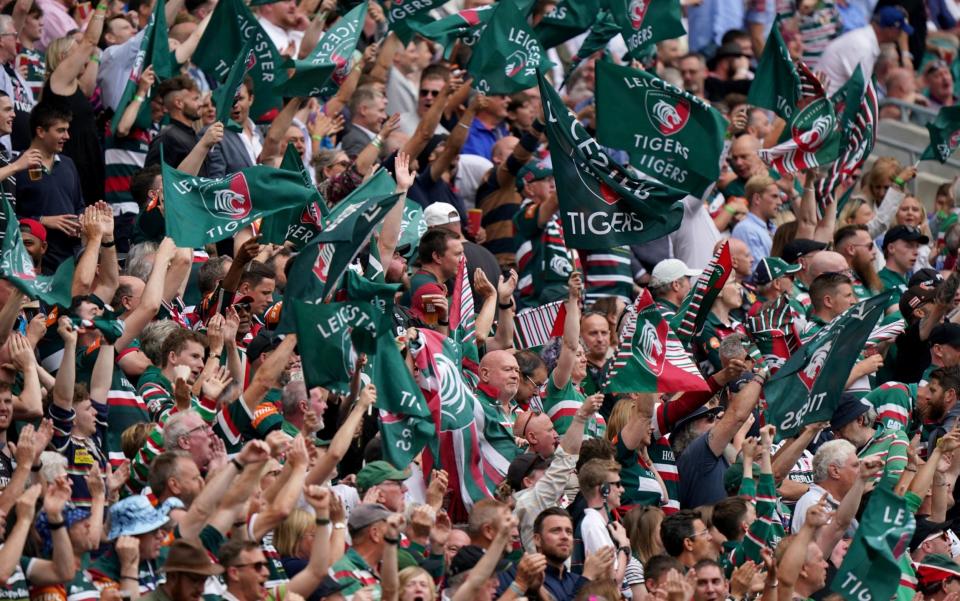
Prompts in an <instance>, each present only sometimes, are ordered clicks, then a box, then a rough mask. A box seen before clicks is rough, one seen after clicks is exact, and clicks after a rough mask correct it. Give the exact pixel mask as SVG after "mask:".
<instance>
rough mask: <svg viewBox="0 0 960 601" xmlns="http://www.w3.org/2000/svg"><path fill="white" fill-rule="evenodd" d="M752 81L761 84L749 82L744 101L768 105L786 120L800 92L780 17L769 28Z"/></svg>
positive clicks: (763, 105) (751, 103)
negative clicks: (781, 28) (781, 27)
mask: <svg viewBox="0 0 960 601" xmlns="http://www.w3.org/2000/svg"><path fill="white" fill-rule="evenodd" d="M754 81H757V82H763V85H755V86H754V85H751V86H750V92H749V94H747V104H750V105H752V106H759V107H761V108H765V109H770V110H771V111H773V112H774V113H776V114H777V115H778V116H780V118H781V119H783V120H784V121H787V122H788V123H789V122H790V118H791V117H792V116H793V113H794V111H795V110H796V107H797V105H798V104H799V103H800V98H801V96H802V92H801V89H800V86H801V83H800V73H799V71H798V70H797V65H796V64H794V62H793V59H792V58H790V50H789V49H788V48H787V43H786V42H785V41H784V40H783V35H782V34H781V33H780V18H779V17H777V20H776V21H774V23H773V27H771V28H770V35H769V36H767V43H766V45H764V47H763V54H761V55H760V61H759V62H758V63H757V74H756V76H755V77H754Z"/></svg>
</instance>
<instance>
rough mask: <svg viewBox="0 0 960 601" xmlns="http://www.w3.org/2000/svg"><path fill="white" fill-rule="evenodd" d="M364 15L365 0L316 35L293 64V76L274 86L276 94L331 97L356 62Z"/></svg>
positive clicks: (365, 13) (365, 14)
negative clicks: (308, 49)
mask: <svg viewBox="0 0 960 601" xmlns="http://www.w3.org/2000/svg"><path fill="white" fill-rule="evenodd" d="M366 17H367V3H366V2H364V3H362V4H360V5H358V6H357V7H356V8H354V9H353V10H351V11H350V12H348V13H347V14H345V15H343V17H341V18H340V19H339V20H337V22H336V23H334V24H333V26H332V27H331V28H330V29H328V30H327V31H325V32H324V34H323V36H321V37H320V40H319V41H318V42H317V45H316V47H315V48H314V49H313V52H311V53H310V56H308V57H307V58H305V59H303V60H300V61H296V62H295V63H294V69H295V71H294V74H293V77H291V78H290V79H289V80H288V81H287V82H286V83H284V84H283V85H280V86H277V88H276V93H277V94H282V95H284V96H320V97H323V98H329V97H330V96H333V95H334V94H335V93H336V92H337V90H338V89H340V86H341V85H342V84H343V82H344V81H346V79H347V76H349V75H350V70H351V69H353V66H354V65H355V64H356V61H357V58H356V56H355V52H356V49H357V42H358V41H359V40H360V34H361V33H363V21H364V19H366Z"/></svg>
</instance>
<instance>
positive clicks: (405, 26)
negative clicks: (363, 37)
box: [383, 0, 447, 44]
mask: <svg viewBox="0 0 960 601" xmlns="http://www.w3.org/2000/svg"><path fill="white" fill-rule="evenodd" d="M446 2H447V0H387V1H386V2H384V3H383V10H384V12H385V13H387V23H388V24H389V27H390V31H392V32H394V33H395V34H396V35H397V37H398V38H400V41H401V42H403V43H404V44H407V43H409V42H410V39H411V38H412V37H413V27H412V24H413V23H414V22H423V21H432V20H433V19H432V18H431V17H430V15H428V14H427V13H428V12H430V11H431V10H433V9H435V8H440V7H441V6H443V5H444V4H446Z"/></svg>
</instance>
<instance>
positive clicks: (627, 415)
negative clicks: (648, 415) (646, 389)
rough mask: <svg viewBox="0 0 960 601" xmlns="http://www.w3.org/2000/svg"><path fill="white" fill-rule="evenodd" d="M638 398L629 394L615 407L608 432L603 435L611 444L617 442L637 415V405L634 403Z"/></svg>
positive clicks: (609, 421)
mask: <svg viewBox="0 0 960 601" xmlns="http://www.w3.org/2000/svg"><path fill="white" fill-rule="evenodd" d="M636 396H637V395H636V394H629V395H627V396H625V397H624V398H622V399H620V400H619V401H617V404H616V405H614V406H613V410H612V411H611V412H610V417H609V419H607V431H606V432H604V433H603V437H604V438H606V439H607V440H609V441H610V442H616V440H617V437H618V436H619V435H620V431H621V430H622V429H623V427H624V426H625V425H627V422H629V421H630V420H631V419H632V418H633V417H634V416H635V415H637V404H636V403H635V402H634V398H635V397H636Z"/></svg>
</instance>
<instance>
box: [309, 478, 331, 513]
mask: <svg viewBox="0 0 960 601" xmlns="http://www.w3.org/2000/svg"><path fill="white" fill-rule="evenodd" d="M332 496H333V493H332V492H330V489H329V488H324V487H322V486H316V485H311V486H308V487H306V488H305V489H303V498H304V500H305V501H306V502H307V504H308V505H310V507H313V511H314V513H315V514H316V516H317V517H318V518H321V519H322V518H326V517H327V516H329V515H330V497H332Z"/></svg>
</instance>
